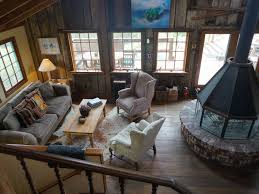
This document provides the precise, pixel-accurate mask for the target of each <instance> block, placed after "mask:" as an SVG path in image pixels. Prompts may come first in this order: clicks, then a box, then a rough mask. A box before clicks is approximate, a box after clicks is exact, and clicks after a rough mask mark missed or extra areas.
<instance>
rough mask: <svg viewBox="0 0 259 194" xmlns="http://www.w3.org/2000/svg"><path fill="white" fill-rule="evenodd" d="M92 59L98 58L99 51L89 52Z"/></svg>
mask: <svg viewBox="0 0 259 194" xmlns="http://www.w3.org/2000/svg"><path fill="white" fill-rule="evenodd" d="M91 56H92V60H99V59H100V57H99V52H91Z"/></svg>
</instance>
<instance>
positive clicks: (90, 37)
mask: <svg viewBox="0 0 259 194" xmlns="http://www.w3.org/2000/svg"><path fill="white" fill-rule="evenodd" d="M89 39H96V40H97V34H96V33H89Z"/></svg>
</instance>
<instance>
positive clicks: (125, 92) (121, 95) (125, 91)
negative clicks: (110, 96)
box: [118, 88, 131, 98]
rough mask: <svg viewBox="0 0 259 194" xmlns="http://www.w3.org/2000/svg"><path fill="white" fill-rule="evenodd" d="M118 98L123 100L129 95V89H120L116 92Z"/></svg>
mask: <svg viewBox="0 0 259 194" xmlns="http://www.w3.org/2000/svg"><path fill="white" fill-rule="evenodd" d="M118 94H119V98H125V97H128V96H130V95H131V89H130V88H125V89H122V90H120V91H119V92H118Z"/></svg>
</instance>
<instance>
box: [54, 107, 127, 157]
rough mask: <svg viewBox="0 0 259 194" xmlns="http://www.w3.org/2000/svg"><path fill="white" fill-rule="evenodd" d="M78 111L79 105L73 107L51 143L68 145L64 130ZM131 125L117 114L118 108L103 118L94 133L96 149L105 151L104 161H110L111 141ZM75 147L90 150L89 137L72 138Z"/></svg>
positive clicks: (121, 115)
mask: <svg viewBox="0 0 259 194" xmlns="http://www.w3.org/2000/svg"><path fill="white" fill-rule="evenodd" d="M76 111H78V105H73V107H72V109H71V111H70V112H69V113H68V114H67V116H66V118H65V120H64V122H63V124H62V125H61V127H60V128H59V129H58V130H57V131H56V132H55V133H54V134H53V136H52V138H51V140H50V141H49V143H51V144H53V143H60V144H62V145H67V141H66V140H67V139H66V136H65V135H64V133H63V130H64V129H65V128H66V127H68V126H69V124H70V123H71V121H72V119H74V118H75V116H76ZM128 124H129V121H128V119H126V118H125V117H124V116H123V114H119V115H118V114H117V110H116V107H115V108H113V109H112V110H111V111H110V112H109V113H108V114H107V115H106V117H102V118H101V119H100V120H99V123H98V125H97V127H96V130H95V132H94V147H96V148H101V149H103V157H104V161H106V160H108V159H109V139H111V138H112V137H113V136H115V135H116V134H117V133H118V132H120V131H121V130H122V129H123V128H124V127H126V126H127V125H128ZM72 139H73V145H76V146H80V147H82V148H88V147H91V146H90V141H89V138H88V137H84V136H72Z"/></svg>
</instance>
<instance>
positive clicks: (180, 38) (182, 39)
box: [177, 32, 186, 42]
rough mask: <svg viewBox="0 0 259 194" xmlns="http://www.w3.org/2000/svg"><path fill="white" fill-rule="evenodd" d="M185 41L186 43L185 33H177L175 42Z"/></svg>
mask: <svg viewBox="0 0 259 194" xmlns="http://www.w3.org/2000/svg"><path fill="white" fill-rule="evenodd" d="M185 41H186V32H178V34H177V42H185Z"/></svg>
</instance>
